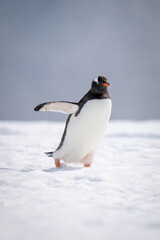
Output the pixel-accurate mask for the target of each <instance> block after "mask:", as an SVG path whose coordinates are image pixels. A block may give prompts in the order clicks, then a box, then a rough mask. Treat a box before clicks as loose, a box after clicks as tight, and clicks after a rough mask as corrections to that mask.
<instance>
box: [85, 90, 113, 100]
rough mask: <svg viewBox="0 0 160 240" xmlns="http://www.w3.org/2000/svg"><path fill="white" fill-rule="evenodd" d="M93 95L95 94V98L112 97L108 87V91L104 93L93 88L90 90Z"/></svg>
mask: <svg viewBox="0 0 160 240" xmlns="http://www.w3.org/2000/svg"><path fill="white" fill-rule="evenodd" d="M89 92H90V93H91V95H92V96H93V99H106V98H111V97H110V95H109V92H108V89H107V88H106V91H105V92H104V93H95V92H93V91H92V89H91V90H90V91H89Z"/></svg>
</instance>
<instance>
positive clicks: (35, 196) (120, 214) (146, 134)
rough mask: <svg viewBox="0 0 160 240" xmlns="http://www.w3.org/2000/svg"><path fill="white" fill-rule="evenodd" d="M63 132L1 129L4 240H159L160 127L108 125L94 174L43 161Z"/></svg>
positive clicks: (47, 127)
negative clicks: (45, 153)
mask: <svg viewBox="0 0 160 240" xmlns="http://www.w3.org/2000/svg"><path fill="white" fill-rule="evenodd" d="M63 129H64V123H58V122H57V123H55V122H0V239H1V240H17V239H23V240H44V239H45V240H63V239H69V240H75V239H76V240H81V239H83V240H97V239H99V240H106V239H107V240H117V239H118V240H125V239H126V240H128V239H129V240H136V239H141V240H152V239H158V238H160V121H141V122H136V121H111V122H110V123H109V125H108V128H107V130H106V133H105V135H104V137H103V139H102V141H101V144H100V146H99V148H98V150H97V153H96V156H95V159H94V162H93V164H92V167H91V168H83V166H82V165H73V164H70V165H67V166H66V165H65V164H63V168H61V169H55V166H54V162H53V159H52V158H48V157H46V156H45V155H44V152H45V151H51V150H54V149H55V148H56V147H57V145H58V143H59V141H60V138H61V135H62V132H63Z"/></svg>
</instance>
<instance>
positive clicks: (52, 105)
mask: <svg viewBox="0 0 160 240" xmlns="http://www.w3.org/2000/svg"><path fill="white" fill-rule="evenodd" d="M78 108H79V106H78V103H71V102H65V101H64V102H63V101H61V102H60V101H59V102H46V103H41V104H39V105H38V106H36V107H35V108H34V110H35V111H51V112H61V113H64V114H72V113H75V112H76V111H77V110H78Z"/></svg>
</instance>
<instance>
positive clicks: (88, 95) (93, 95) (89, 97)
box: [79, 89, 110, 104]
mask: <svg viewBox="0 0 160 240" xmlns="http://www.w3.org/2000/svg"><path fill="white" fill-rule="evenodd" d="M107 98H110V95H109V92H108V89H106V91H105V93H102V94H99V93H95V92H93V91H92V89H90V90H89V91H88V92H87V93H86V94H85V95H84V97H83V98H82V99H81V100H80V101H79V103H80V104H84V103H86V102H87V101H88V100H92V99H107Z"/></svg>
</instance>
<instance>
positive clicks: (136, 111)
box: [0, 0, 160, 120]
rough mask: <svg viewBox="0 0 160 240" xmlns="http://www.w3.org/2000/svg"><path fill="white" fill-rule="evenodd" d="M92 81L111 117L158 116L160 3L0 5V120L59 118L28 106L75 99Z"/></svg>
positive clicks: (32, 0) (15, 1) (1, 0)
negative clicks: (106, 99)
mask: <svg viewBox="0 0 160 240" xmlns="http://www.w3.org/2000/svg"><path fill="white" fill-rule="evenodd" d="M97 75H104V76H105V77H107V78H108V81H109V82H110V87H109V91H110V94H111V97H112V102H113V111H112V119H138V120H141V119H158V118H160V107H159V103H160V77H159V76H160V1H159V0H134V1H132V0H104V1H103V0H98V1H97V0H85V1H84V0H57V1H54V0H53V1H52V0H27V1H26V0H10V1H9V0H0V109H1V111H0V119H1V120H63V119H65V118H64V116H63V115H62V114H60V113H46V112H39V113H37V112H34V111H33V108H34V107H35V106H36V105H37V104H39V103H42V102H46V101H51V100H68V101H79V100H80V98H81V97H82V96H83V95H84V94H85V93H86V92H87V91H88V90H89V88H90V84H91V81H92V80H93V78H94V77H95V76H97Z"/></svg>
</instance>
